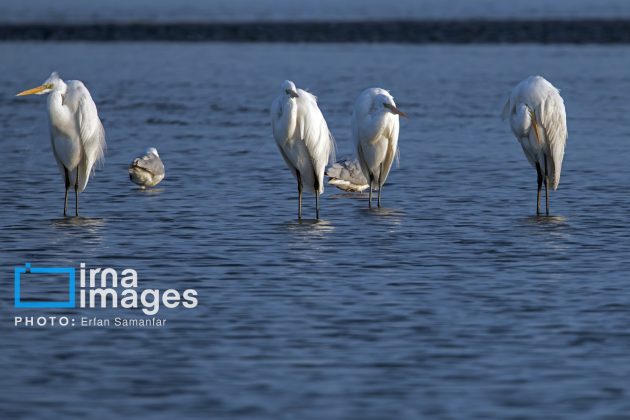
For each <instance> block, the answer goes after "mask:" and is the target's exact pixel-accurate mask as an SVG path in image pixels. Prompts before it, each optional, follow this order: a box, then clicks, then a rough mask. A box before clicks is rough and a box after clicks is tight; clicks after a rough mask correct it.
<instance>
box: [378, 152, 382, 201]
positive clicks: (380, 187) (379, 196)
mask: <svg viewBox="0 0 630 420" xmlns="http://www.w3.org/2000/svg"><path fill="white" fill-rule="evenodd" d="M382 179H383V164H382V163H381V171H380V173H379V175H378V206H379V207H381V190H382V189H383V182H382Z"/></svg>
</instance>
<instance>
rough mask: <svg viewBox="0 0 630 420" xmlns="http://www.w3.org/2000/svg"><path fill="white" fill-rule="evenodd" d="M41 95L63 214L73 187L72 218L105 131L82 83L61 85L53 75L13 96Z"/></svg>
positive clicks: (101, 147)
mask: <svg viewBox="0 0 630 420" xmlns="http://www.w3.org/2000/svg"><path fill="white" fill-rule="evenodd" d="M45 93H50V96H49V97H48V116H49V122H50V143H51V146H52V151H53V154H54V155H55V160H56V161H57V166H59V170H60V171H61V175H62V176H63V179H64V182H65V185H66V193H65V198H64V205H63V215H64V216H65V215H66V210H67V207H68V190H69V189H70V187H74V195H75V215H76V216H78V215H79V193H80V192H82V191H83V190H84V189H85V187H86V186H87V183H88V180H89V178H90V174H91V172H92V167H93V166H94V164H95V163H96V162H98V161H100V160H101V159H102V158H103V153H104V149H105V130H104V129H103V124H101V120H100V119H99V117H98V112H97V110H96V105H95V104H94V101H93V100H92V97H91V96H90V92H89V91H88V90H87V88H86V87H85V85H84V84H83V82H81V81H79V80H69V81H68V82H64V81H63V80H61V79H60V78H59V75H58V74H57V73H56V72H53V73H52V74H51V75H50V77H49V78H48V79H47V80H46V81H45V82H44V84H42V85H41V86H38V87H36V88H33V89H29V90H25V91H24V92H20V93H18V94H17V96H25V95H33V94H35V95H43V94H45Z"/></svg>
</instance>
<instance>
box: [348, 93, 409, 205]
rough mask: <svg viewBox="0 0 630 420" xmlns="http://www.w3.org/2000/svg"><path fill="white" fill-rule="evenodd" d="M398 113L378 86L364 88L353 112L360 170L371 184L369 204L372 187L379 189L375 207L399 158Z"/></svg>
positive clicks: (392, 102)
mask: <svg viewBox="0 0 630 420" xmlns="http://www.w3.org/2000/svg"><path fill="white" fill-rule="evenodd" d="M400 115H402V116H403V117H405V116H406V114H405V113H404V112H402V111H400V110H399V109H398V108H396V103H395V102H394V98H393V97H392V95H390V94H389V92H388V91H386V90H384V89H380V88H371V89H366V90H364V91H363V92H362V93H361V94H360V95H359V97H358V98H357V101H356V103H355V105H354V110H353V111H352V138H353V139H354V143H355V145H356V148H357V156H358V158H359V163H360V165H361V170H362V172H363V175H364V176H365V178H366V179H367V180H368V184H369V187H370V197H369V206H370V207H372V189H373V188H378V206H379V207H380V206H381V191H382V190H383V184H385V180H386V179H387V175H388V174H389V170H390V169H391V167H392V163H393V162H394V159H396V158H397V157H398V132H399V116H400Z"/></svg>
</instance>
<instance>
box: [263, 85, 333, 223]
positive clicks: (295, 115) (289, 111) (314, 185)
mask: <svg viewBox="0 0 630 420" xmlns="http://www.w3.org/2000/svg"><path fill="white" fill-rule="evenodd" d="M271 128H272V130H273V136H274V137H275V139H276V144H277V145H278V149H279V150H280V154H282V158H283V159H284V161H285V162H286V164H287V166H288V167H289V169H290V170H291V172H292V173H293V175H294V176H295V178H296V179H297V188H298V218H300V219H301V218H302V189H306V191H309V192H313V193H315V211H316V215H317V218H318V219H319V195H320V194H321V193H323V192H324V172H325V170H326V164H327V163H328V162H329V161H331V160H332V161H333V162H334V154H335V139H334V138H333V136H332V134H331V133H330V131H329V130H328V125H327V124H326V120H325V119H324V116H323V115H322V112H321V111H320V110H319V107H318V106H317V98H316V97H315V96H313V95H312V94H310V93H308V92H306V91H305V90H302V89H297V88H296V87H295V84H294V83H293V82H291V81H289V80H285V81H284V82H283V83H282V93H281V94H280V95H279V96H278V97H277V98H276V99H275V100H274V101H273V103H272V105H271Z"/></svg>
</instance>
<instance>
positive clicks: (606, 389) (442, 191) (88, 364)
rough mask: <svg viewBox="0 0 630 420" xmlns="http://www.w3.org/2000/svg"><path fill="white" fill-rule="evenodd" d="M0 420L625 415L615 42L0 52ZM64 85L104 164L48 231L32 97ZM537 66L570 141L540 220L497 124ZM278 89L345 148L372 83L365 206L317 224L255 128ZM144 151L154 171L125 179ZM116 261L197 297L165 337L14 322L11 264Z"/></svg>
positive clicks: (628, 56) (56, 185)
mask: <svg viewBox="0 0 630 420" xmlns="http://www.w3.org/2000/svg"><path fill="white" fill-rule="evenodd" d="M0 56H2V57H3V59H2V60H1V61H0V86H1V87H2V92H3V97H4V98H3V100H2V101H1V102H0V130H1V131H0V132H1V133H2V135H1V136H0V146H1V150H2V151H1V152H0V172H1V175H0V203H2V205H1V206H0V226H1V227H0V251H1V252H0V267H1V268H0V271H1V272H2V278H3V284H4V287H3V292H2V293H1V294H0V306H1V308H2V320H1V322H0V336H1V337H2V338H1V343H2V351H1V352H0V371H1V372H2V373H1V374H0V389H1V390H2V392H0V413H1V417H2V418H18V417H37V418H60V417H100V418H105V417H113V416H135V415H137V416H143V417H152V418H162V417H163V418H173V417H175V416H186V417H207V416H213V417H231V418H235V417H240V418H274V419H280V418H287V419H289V418H314V419H321V418H418V417H419V416H434V417H441V418H472V417H486V418H488V417H494V418H498V417H500V418H527V417H530V418H532V417H537V418H541V417H546V418H550V417H551V418H553V417H562V416H566V417H569V418H579V417H589V418H593V417H601V418H604V417H606V418H614V416H618V417H619V418H622V416H624V415H626V414H627V413H628V412H629V411H630V399H629V394H630V381H629V380H628V376H629V374H630V356H629V354H628V348H630V332H629V330H628V328H629V326H630V298H629V294H628V293H627V284H628V272H629V271H630V259H629V257H630V228H628V224H627V221H628V220H629V216H630V194H629V182H628V181H629V179H630V177H629V175H630V174H629V167H628V157H629V153H628V138H629V137H630V126H629V125H628V123H627V116H628V114H629V113H630V105H629V104H628V100H627V94H626V92H628V91H630V76H628V72H627V71H626V69H627V68H629V65H630V49H628V48H627V47H570V46H549V47H540V46H484V47H475V46H467V47H456V46H395V45H265V44H256V45H222V44H194V45H191V44H173V43H170V44H126V43H123V44H72V43H68V44H63V45H55V44H28V43H18V44H11V43H4V44H0ZM52 70H58V71H59V72H60V74H61V76H62V77H64V78H67V79H71V78H78V79H81V80H83V81H84V82H85V83H86V85H87V86H88V88H89V89H90V90H91V91H92V95H93V97H94V99H95V101H96V103H97V104H98V107H99V111H100V114H101V117H102V119H103V122H104V125H105V127H106V130H107V136H108V137H107V141H108V151H107V159H106V162H105V165H104V167H103V168H102V169H100V170H98V171H97V173H96V175H95V176H94V178H93V179H92V180H91V181H90V183H89V185H88V188H87V190H86V191H85V193H83V194H82V195H81V210H82V217H81V218H79V219H76V218H68V219H64V218H63V217H62V204H63V182H62V179H61V177H60V175H59V174H58V171H57V168H56V165H55V164H54V161H53V157H52V152H51V150H50V146H49V142H48V132H47V121H46V115H45V108H46V104H45V98H43V97H26V98H15V97H13V95H14V94H15V93H17V92H19V91H21V90H23V89H26V88H29V87H32V86H36V85H38V84H39V83H40V82H41V81H43V80H44V79H45V78H46V77H47V76H48V74H49V73H50V72H51V71H52ZM534 73H540V74H543V75H544V76H546V77H547V78H548V79H550V80H551V81H553V83H555V84H556V85H557V86H558V87H559V88H561V89H562V94H563V96H564V98H565V101H566V104H567V112H568V116H569V117H568V124H569V135H570V137H569V143H568V146H567V153H566V157H565V165H564V171H563V175H562V180H561V184H560V188H559V190H558V191H557V192H555V193H554V194H552V196H551V210H552V213H553V216H552V217H549V218H547V217H541V218H538V217H535V216H534V213H535V195H536V173H535V170H534V169H532V168H531V167H530V166H529V164H528V163H527V161H526V160H525V158H524V157H523V155H522V152H521V150H520V146H519V145H518V143H517V142H516V140H514V138H513V137H512V135H511V133H510V132H509V129H508V128H507V127H506V126H505V125H504V124H503V123H502V121H501V120H500V119H499V114H500V111H501V108H502V106H503V102H504V100H505V98H506V95H507V94H508V92H509V90H510V89H511V87H512V86H513V85H514V84H515V83H516V82H518V81H519V80H521V79H522V78H524V77H525V76H527V75H529V74H534ZM285 78H290V79H293V80H294V81H295V82H296V83H297V85H298V86H300V87H305V88H310V89H311V90H312V91H313V92H314V93H315V94H317V95H318V96H319V100H320V107H321V109H322V110H323V113H324V115H325V116H326V117H327V119H328V122H329V126H330V128H331V130H332V131H333V133H334V134H335V136H336V138H337V142H338V146H339V150H338V153H339V155H347V154H351V153H352V146H351V141H350V138H349V137H350V136H349V132H350V114H351V106H352V104H353V102H354V99H355V97H356V95H357V94H358V93H359V92H360V91H361V90H362V89H363V88H366V87H370V86H381V87H385V88H388V89H390V90H391V92H392V93H393V94H394V96H395V97H396V100H397V104H398V105H399V107H400V108H401V109H402V110H404V111H406V112H407V113H408V114H409V115H410V118H409V119H406V120H403V121H402V126H401V137H400V148H401V159H400V168H398V169H394V170H393V172H392V173H391V175H390V178H389V180H388V184H387V185H386V187H385V189H384V191H383V204H384V207H383V208H382V209H380V210H372V211H368V210H367V209H366V204H367V203H366V201H365V196H362V195H354V196H352V195H347V194H344V193H341V192H340V191H337V190H335V189H334V188H331V187H328V188H327V189H326V192H325V195H324V196H323V199H322V220H320V221H319V222H315V221H313V220H311V219H309V218H312V217H313V215H314V208H313V205H314V200H313V199H312V198H311V197H307V198H306V200H305V208H304V211H305V216H306V217H307V220H304V221H303V222H302V223H298V221H297V220H296V217H295V213H296V201H295V199H296V191H295V182H294V180H293V178H292V177H291V175H290V173H289V171H288V170H287V169H286V168H285V165H284V163H283V162H282V160H281V158H280V156H279V154H278V152H277V150H276V146H275V144H274V141H273V139H272V136H271V129H270V125H269V116H268V108H269V105H270V103H271V101H272V99H273V98H274V97H275V95H276V94H277V93H278V89H279V84H280V82H281V81H282V80H284V79H285ZM148 146H155V147H157V148H158V150H159V151H160V154H161V156H162V158H163V160H164V163H165V165H166V173H167V175H166V179H165V180H164V181H163V182H162V184H160V186H159V187H158V188H156V189H154V190H150V191H141V190H138V189H137V188H135V187H134V186H133V185H132V184H131V183H130V182H129V180H128V177H127V174H126V166H127V165H128V164H129V162H130V161H131V160H132V159H133V157H135V156H136V155H138V154H139V153H141V152H142V151H143V150H144V149H145V148H146V147H148ZM25 262H31V263H33V264H35V265H38V266H40V265H41V266H51V265H53V266H57V265H60V266H65V265H70V266H75V267H76V266H78V264H79V263H80V262H85V263H86V264H87V265H88V267H97V266H105V267H107V266H111V267H115V268H117V269H120V270H122V269H123V268H126V267H132V268H134V269H136V270H137V271H138V273H139V283H140V287H141V288H158V289H168V288H176V289H179V290H182V289H186V288H195V289H197V291H198V292H199V302H200V303H199V306H198V307H197V308H196V309H192V310H182V309H174V310H164V312H160V316H161V317H163V318H166V319H167V320H168V321H167V325H166V326H165V327H162V328H153V329H151V328H147V329H130V328H128V329H124V328H113V327H110V328H103V329H98V328H80V327H75V328H53V327H45V328H16V327H14V325H13V317H14V316H15V315H29V314H31V315H33V314H34V315H39V314H44V315H50V314H58V315H64V314H65V315H72V316H77V317H81V316H99V317H114V316H123V317H143V315H142V314H141V313H140V312H139V311H133V310H124V309H103V310H92V309H77V310H72V311H66V310H57V311H56V310H47V311H46V310H22V311H19V310H17V309H14V308H13V287H12V279H13V267H14V266H16V265H21V264H23V263H25Z"/></svg>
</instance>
